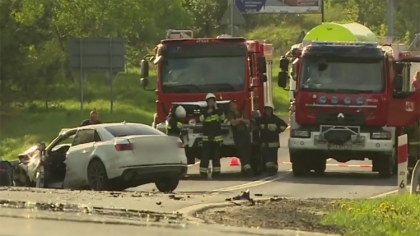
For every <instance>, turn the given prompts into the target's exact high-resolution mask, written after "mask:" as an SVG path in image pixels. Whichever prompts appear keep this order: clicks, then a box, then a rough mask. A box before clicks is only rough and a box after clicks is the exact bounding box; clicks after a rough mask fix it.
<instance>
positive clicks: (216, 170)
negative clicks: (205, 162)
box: [213, 167, 221, 172]
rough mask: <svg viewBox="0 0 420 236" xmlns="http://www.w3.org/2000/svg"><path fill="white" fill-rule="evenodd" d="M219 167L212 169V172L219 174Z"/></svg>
mask: <svg viewBox="0 0 420 236" xmlns="http://www.w3.org/2000/svg"><path fill="white" fill-rule="evenodd" d="M220 170H221V169H220V167H213V172H220Z"/></svg>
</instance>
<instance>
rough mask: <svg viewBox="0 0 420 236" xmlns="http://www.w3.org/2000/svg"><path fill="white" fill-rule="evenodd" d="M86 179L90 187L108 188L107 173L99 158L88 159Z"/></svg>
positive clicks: (101, 189)
mask: <svg viewBox="0 0 420 236" xmlns="http://www.w3.org/2000/svg"><path fill="white" fill-rule="evenodd" d="M87 179H88V183H89V187H90V189H92V190H95V191H104V190H108V184H109V180H108V175H107V173H106V169H105V166H104V164H103V163H102V161H101V160H99V159H93V160H92V161H90V163H89V166H88V169H87Z"/></svg>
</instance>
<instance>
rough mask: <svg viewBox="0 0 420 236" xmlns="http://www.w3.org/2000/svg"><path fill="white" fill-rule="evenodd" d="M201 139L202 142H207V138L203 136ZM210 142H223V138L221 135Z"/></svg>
mask: <svg viewBox="0 0 420 236" xmlns="http://www.w3.org/2000/svg"><path fill="white" fill-rule="evenodd" d="M202 138H203V139H202V140H203V141H209V137H208V136H203V137H202ZM212 141H215V142H223V137H222V136H221V135H218V136H215V137H214V139H213V140H212Z"/></svg>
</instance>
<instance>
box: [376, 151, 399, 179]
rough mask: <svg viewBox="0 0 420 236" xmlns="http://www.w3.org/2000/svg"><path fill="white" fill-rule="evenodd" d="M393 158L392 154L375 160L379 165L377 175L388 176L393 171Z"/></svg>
mask: <svg viewBox="0 0 420 236" xmlns="http://www.w3.org/2000/svg"><path fill="white" fill-rule="evenodd" d="M394 162H395V160H394V156H393V155H387V156H385V157H383V161H382V162H377V163H378V164H379V165H380V166H379V177H381V178H390V177H391V176H392V174H393V172H394V165H395V163H394Z"/></svg>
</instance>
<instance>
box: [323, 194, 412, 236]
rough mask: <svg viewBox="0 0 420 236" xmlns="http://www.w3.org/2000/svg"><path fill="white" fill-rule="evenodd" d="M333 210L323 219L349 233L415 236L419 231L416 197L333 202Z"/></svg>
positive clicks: (326, 222) (395, 196)
mask: <svg viewBox="0 0 420 236" xmlns="http://www.w3.org/2000/svg"><path fill="white" fill-rule="evenodd" d="M332 204H333V205H334V211H333V212H332V213H330V214H328V215H326V216H325V218H324V223H325V224H328V225H337V226H342V227H343V228H344V229H345V231H346V235H353V236H379V235H383V236H385V235H386V236H402V235H404V236H417V235H419V232H420V207H419V206H420V197H419V196H416V195H406V196H398V195H393V196H388V197H385V198H377V199H361V200H354V201H347V202H333V203H332Z"/></svg>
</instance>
